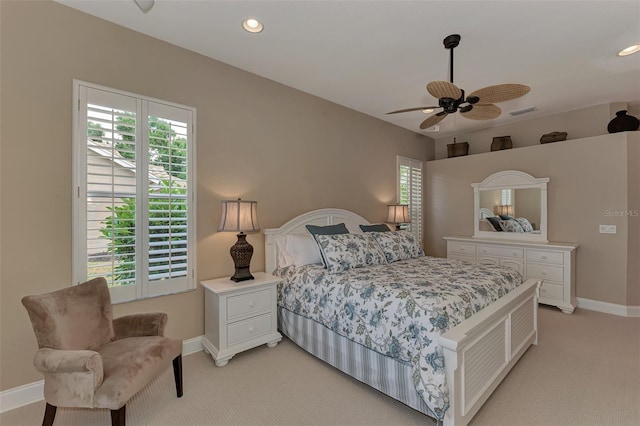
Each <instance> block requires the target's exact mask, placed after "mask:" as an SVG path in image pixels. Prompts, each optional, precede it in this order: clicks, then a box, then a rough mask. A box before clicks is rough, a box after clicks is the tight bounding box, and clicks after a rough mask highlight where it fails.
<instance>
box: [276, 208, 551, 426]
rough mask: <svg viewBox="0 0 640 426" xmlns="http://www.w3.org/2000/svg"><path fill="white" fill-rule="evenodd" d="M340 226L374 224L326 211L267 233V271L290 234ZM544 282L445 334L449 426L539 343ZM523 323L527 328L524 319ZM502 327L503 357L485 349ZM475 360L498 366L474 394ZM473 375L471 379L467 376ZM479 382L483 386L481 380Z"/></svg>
mask: <svg viewBox="0 0 640 426" xmlns="http://www.w3.org/2000/svg"><path fill="white" fill-rule="evenodd" d="M339 222H345V224H346V225H347V228H348V229H349V230H353V231H356V232H359V231H360V229H359V227H358V225H359V224H362V223H368V222H367V221H365V220H364V219H363V218H362V217H360V216H359V215H357V214H355V213H353V212H349V211H347V210H340V209H321V210H315V211H311V212H308V213H304V214H302V215H300V216H298V217H295V218H293V219H291V220H290V221H289V222H287V223H285V224H284V225H282V226H281V227H280V228H275V229H266V230H265V231H264V233H265V256H266V265H267V272H269V273H270V272H272V271H273V269H274V268H275V267H276V259H277V253H276V251H277V249H278V247H277V245H276V243H275V241H276V240H277V239H278V238H282V237H285V236H286V235H287V234H296V233H297V234H299V233H304V232H306V229H305V228H304V226H305V225H306V224H314V225H318V224H324V225H330V224H334V223H339ZM541 284H542V282H541V280H537V279H530V280H527V281H526V282H525V283H523V284H522V285H521V286H520V287H518V288H517V289H516V290H514V291H512V292H510V293H509V294H507V295H506V296H504V297H503V298H501V299H499V300H498V301H496V302H494V303H492V304H491V305H489V306H487V307H486V308H484V309H483V310H482V311H481V312H479V313H478V314H476V315H474V316H472V317H471V318H469V319H468V320H465V321H463V322H462V323H460V324H459V325H458V326H456V327H454V328H453V329H451V330H449V331H448V332H446V333H444V334H443V335H441V336H440V344H441V345H442V346H443V352H444V356H445V374H446V378H447V384H448V386H449V401H450V404H451V406H450V408H449V410H447V413H446V415H445V418H444V424H445V425H465V424H467V423H468V422H469V421H470V420H471V418H472V417H473V415H474V414H475V413H476V412H477V411H478V410H479V409H480V407H481V406H482V404H483V403H484V402H485V401H486V400H487V399H488V398H489V396H491V393H492V392H493V391H494V390H495V388H496V387H497V386H498V384H500V382H501V381H502V379H503V378H504V377H505V376H506V375H507V373H508V372H509V370H511V368H512V367H513V366H514V365H515V363H516V362H517V361H518V359H519V358H520V357H521V356H522V354H523V353H524V352H525V351H526V350H527V349H528V348H529V346H530V345H531V344H537V341H538V317H537V305H538V295H539V288H540V285H541ZM526 304H530V305H529V306H530V307H529V308H528V312H529V314H528V316H529V317H530V318H528V321H526V322H525V323H524V324H525V325H524V327H522V326H521V327H520V328H519V329H518V330H516V332H517V333H518V334H514V333H515V332H513V331H512V329H511V323H512V317H514V316H518V315H521V313H520V311H521V307H522V306H524V305H526ZM520 324H521V325H522V321H520ZM499 327H503V328H504V336H505V337H504V342H503V344H504V346H500V348H501V349H500V350H498V351H497V355H496V351H490V352H487V351H483V350H482V348H483V347H491V346H493V338H495V336H496V333H495V332H493V333H492V331H494V330H496V329H497V328H499ZM478 348H479V350H478ZM514 348H515V349H514ZM474 349H475V350H474ZM469 361H471V363H472V365H476V366H478V365H480V366H486V365H498V367H496V368H495V369H494V370H493V371H491V372H490V374H489V375H488V376H486V379H484V380H482V381H481V382H480V383H476V385H479V387H478V386H476V388H474V389H476V390H473V391H472V392H467V391H466V390H465V386H467V383H468V382H473V381H474V376H473V375H474V374H477V373H478V371H477V369H476V371H475V372H474V371H471V372H469V373H468V372H467V369H471V370H473V368H472V367H471V366H470V365H469V364H468V363H467V362H469ZM465 367H466V368H465ZM467 374H470V376H469V377H467ZM475 381H476V382H477V379H476V380H475ZM465 393H466V395H465ZM465 399H466V400H465Z"/></svg>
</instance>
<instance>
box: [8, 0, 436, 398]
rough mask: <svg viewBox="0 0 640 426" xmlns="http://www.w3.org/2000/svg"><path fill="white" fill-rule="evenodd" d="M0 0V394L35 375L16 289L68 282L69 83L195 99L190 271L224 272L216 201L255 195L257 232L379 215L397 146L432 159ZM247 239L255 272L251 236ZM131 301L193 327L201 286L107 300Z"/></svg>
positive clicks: (419, 148) (176, 325) (298, 96)
mask: <svg viewBox="0 0 640 426" xmlns="http://www.w3.org/2000/svg"><path fill="white" fill-rule="evenodd" d="M0 4H1V6H0V7H1V13H0V16H1V19H2V21H1V34H0V36H1V40H2V49H1V55H2V57H1V73H2V75H1V80H0V84H1V85H2V99H1V107H2V112H3V115H2V121H1V143H2V145H1V152H2V157H1V159H2V163H1V166H2V167H1V174H0V175H1V180H2V191H1V203H2V210H1V219H2V222H1V226H2V239H1V249H0V250H1V252H2V258H1V259H0V260H1V265H0V267H1V273H0V291H1V293H2V298H1V299H2V300H1V305H0V310H1V314H0V315H1V317H0V318H1V321H2V324H1V333H2V336H1V348H0V382H1V383H0V390H5V389H9V388H12V387H15V386H19V385H23V384H25V383H30V382H33V381H36V380H39V379H40V378H41V376H40V375H39V374H38V373H37V372H36V371H35V370H34V368H33V367H32V364H31V358H32V356H33V353H34V352H35V350H36V341H35V337H34V335H33V331H32V330H31V325H30V323H29V320H28V316H27V314H26V311H25V310H24V308H23V307H22V305H21V303H20V299H21V298H22V297H23V296H25V295H27V294H35V293H41V292H47V291H52V290H55V289H58V288H62V287H65V286H68V285H70V283H71V225H72V224H71V208H72V199H71V194H72V189H71V158H72V156H71V119H72V114H71V107H72V79H74V78H76V79H81V80H85V81H88V82H93V83H97V84H102V85H106V86H109V87H114V88H117V89H121V90H126V91H131V92H134V93H138V94H142V95H147V96H151V97H155V98H160V99H166V100H169V101H172V102H177V103H181V104H186V105H190V106H194V107H196V108H197V113H198V116H197V120H198V125H197V185H198V186H197V196H198V200H197V202H198V210H197V220H198V259H197V267H198V279H199V280H200V279H206V278H213V277H218V276H225V275H231V274H232V273H233V263H232V261H231V258H230V255H229V247H230V246H231V245H232V244H233V243H234V241H235V239H236V237H235V235H234V234H232V233H217V232H216V226H217V223H218V221H219V215H220V200H221V199H226V198H228V197H238V196H241V197H242V198H245V199H253V200H257V201H258V214H259V220H260V225H261V227H262V228H263V229H264V228H270V227H276V226H280V225H281V224H283V223H284V222H285V221H287V220H288V219H290V218H292V217H293V216H296V215H298V214H300V213H302V212H305V211H308V210H312V209H317V208H323V207H341V208H345V209H350V210H353V211H354V212H356V213H358V214H360V215H362V216H364V217H365V218H367V219H369V220H371V221H381V220H383V219H384V217H385V210H386V207H385V204H386V203H388V202H395V197H396V171H395V167H396V155H402V156H406V157H411V158H417V159H422V160H425V159H428V158H429V159H432V158H433V155H434V154H433V152H434V151H433V150H434V148H433V141H432V140H430V139H428V138H426V137H423V136H419V135H417V134H415V133H412V132H410V131H407V130H404V129H401V128H398V127H395V126H392V125H390V124H388V123H385V122H382V121H379V120H376V119H373V118H371V117H369V116H366V115H363V114H360V113H357V112H355V111H352V110H349V109H347V108H343V107H340V106H338V105H335V104H332V103H330V102H327V101H325V100H322V99H319V98H317V97H314V96H310V95H308V94H305V93H302V92H299V91H296V90H294V89H291V88H288V87H286V86H283V85H280V84H278V83H275V82H273V81H270V80H266V79H263V78H260V77H257V76H255V75H253V74H249V73H246V72H243V71H241V70H238V69H236V68H233V67H230V66H228V65H225V64H222V63H220V62H217V61H214V60H211V59H208V58H205V57H204V56H200V55H197V54H195V53H192V52H189V51H186V50H183V49H180V48H178V47H175V46H171V45H169V44H166V43H164V42H161V41H159V40H155V39H152V38H149V37H146V36H143V35H141V34H138V33H135V32H132V31H129V30H126V29H124V28H121V27H118V26H115V25H113V24H111V23H107V22H105V21H101V20H99V19H96V18H94V17H91V16H89V15H85V14H82V13H80V12H77V11H75V10H72V9H69V8H67V7H64V6H61V5H59V4H56V3H53V2H49V1H38V2H35V1H31V2H14V1H2V2H1V3H0ZM248 241H250V242H251V244H253V245H254V247H255V252H254V257H253V262H252V269H253V270H256V271H257V270H261V269H262V268H263V267H264V249H263V243H264V240H263V234H261V233H257V234H251V235H250V236H249V237H248ZM141 311H165V312H167V313H168V314H169V324H168V327H167V334H168V335H171V336H173V337H178V338H182V339H187V338H191V337H195V336H199V335H202V334H203V332H204V330H203V321H204V320H203V296H202V291H201V290H200V289H198V290H195V291H192V292H189V293H183V294H179V295H173V296H165V297H159V298H154V299H149V300H145V301H140V302H133V303H127V304H121V305H118V306H116V308H115V314H116V316H118V315H122V314H126V313H131V312H141Z"/></svg>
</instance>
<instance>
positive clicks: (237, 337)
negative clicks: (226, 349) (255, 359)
mask: <svg viewBox="0 0 640 426" xmlns="http://www.w3.org/2000/svg"><path fill="white" fill-rule="evenodd" d="M269 333H271V313H268V314H264V315H260V316H257V317H253V318H249V319H246V320H242V321H237V322H234V323H231V324H228V325H227V344H228V345H229V346H231V345H235V344H237V343H240V342H243V341H245V340H251V339H254V338H256V337H260V336H264V335H266V334H269Z"/></svg>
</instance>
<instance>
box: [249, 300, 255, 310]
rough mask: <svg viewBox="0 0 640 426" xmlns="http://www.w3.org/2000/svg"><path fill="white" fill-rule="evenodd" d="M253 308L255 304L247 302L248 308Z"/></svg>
mask: <svg viewBox="0 0 640 426" xmlns="http://www.w3.org/2000/svg"><path fill="white" fill-rule="evenodd" d="M254 306H255V303H254V302H253V300H252V301H250V302H249V307H250V308H253V307H254Z"/></svg>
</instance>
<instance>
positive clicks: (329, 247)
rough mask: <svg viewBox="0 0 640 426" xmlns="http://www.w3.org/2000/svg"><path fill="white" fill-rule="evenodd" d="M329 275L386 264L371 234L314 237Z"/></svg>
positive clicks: (321, 235)
mask: <svg viewBox="0 0 640 426" xmlns="http://www.w3.org/2000/svg"><path fill="white" fill-rule="evenodd" d="M316 241H317V242H318V245H319V246H320V251H321V252H322V255H323V258H324V259H325V261H326V266H327V269H328V270H329V273H336V272H342V271H346V270H348V269H353V268H362V267H364V266H369V265H378V264H381V263H386V262H385V260H384V254H383V253H382V250H380V246H378V244H377V243H376V241H375V240H374V239H373V237H371V234H334V235H323V234H320V235H316Z"/></svg>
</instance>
